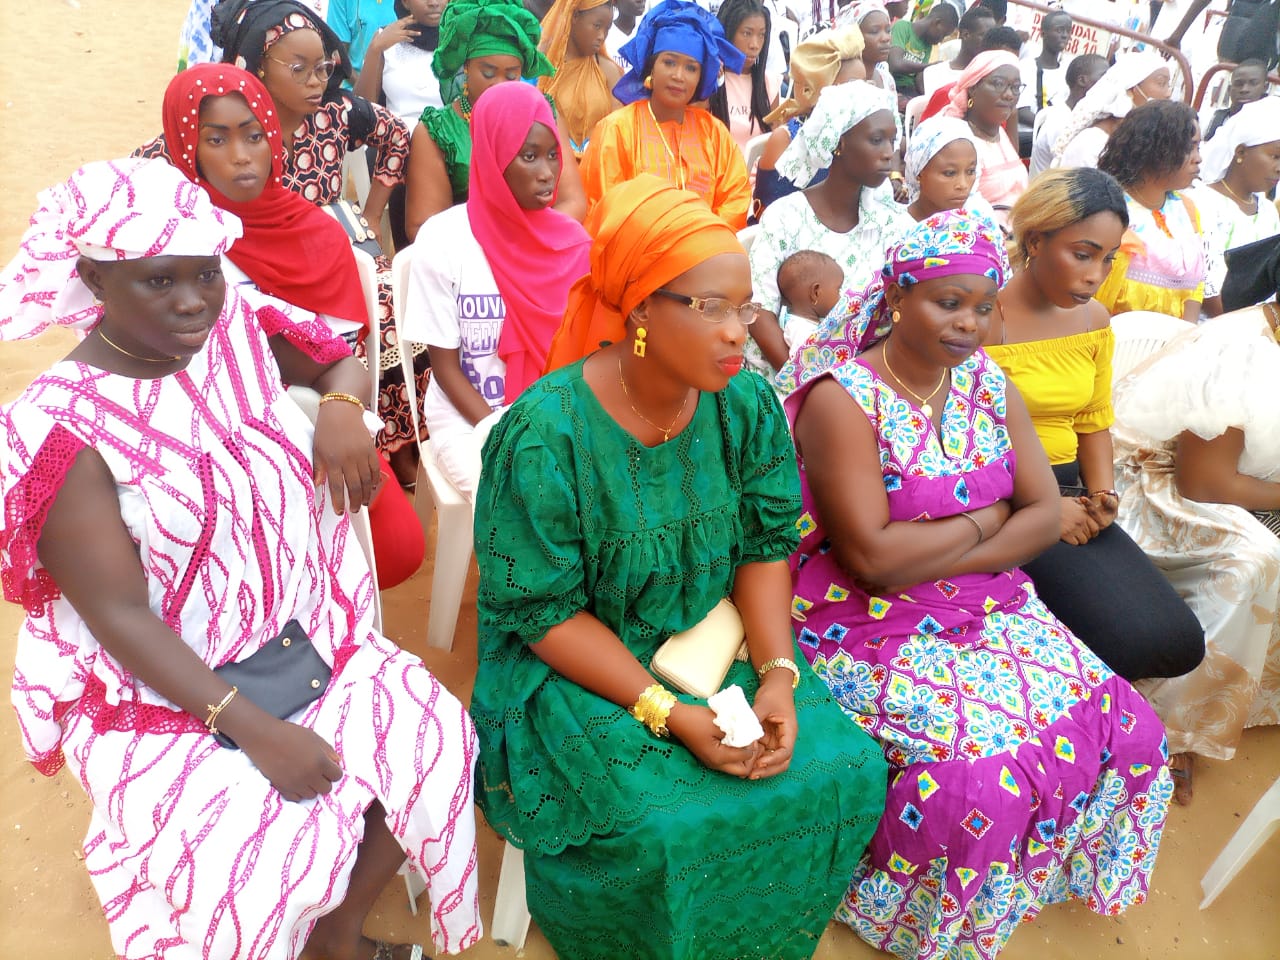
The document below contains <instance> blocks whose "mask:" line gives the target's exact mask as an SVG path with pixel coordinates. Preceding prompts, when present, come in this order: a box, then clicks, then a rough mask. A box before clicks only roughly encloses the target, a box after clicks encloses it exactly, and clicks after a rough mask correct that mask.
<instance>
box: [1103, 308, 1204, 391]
mask: <svg viewBox="0 0 1280 960" xmlns="http://www.w3.org/2000/svg"><path fill="white" fill-rule="evenodd" d="M1111 329H1112V331H1113V332H1114V333H1115V336H1116V352H1115V356H1114V357H1113V358H1112V360H1111V382H1112V383H1116V382H1118V381H1119V380H1120V378H1121V377H1123V376H1125V374H1127V373H1129V372H1130V371H1131V370H1133V368H1134V367H1136V366H1137V365H1138V364H1140V363H1141V362H1142V361H1143V360H1145V359H1146V358H1147V357H1149V356H1151V354H1153V353H1155V352H1156V351H1157V350H1159V349H1160V348H1161V347H1163V346H1164V345H1165V344H1166V343H1168V342H1169V341H1170V340H1172V339H1173V338H1174V337H1176V336H1177V335H1178V334H1180V333H1183V332H1184V331H1186V330H1188V329H1190V326H1189V324H1188V323H1187V322H1186V321H1185V320H1181V319H1179V318H1178V317H1171V316H1169V315H1168V314H1165V313H1152V312H1150V311H1146V310H1134V311H1132V312H1130V313H1118V314H1116V315H1115V316H1114V317H1112V318H1111Z"/></svg>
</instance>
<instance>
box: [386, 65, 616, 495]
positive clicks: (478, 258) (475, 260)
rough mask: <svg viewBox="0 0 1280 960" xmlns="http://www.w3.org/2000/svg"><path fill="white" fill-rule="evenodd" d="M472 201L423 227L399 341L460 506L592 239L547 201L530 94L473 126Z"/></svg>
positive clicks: (555, 171)
mask: <svg viewBox="0 0 1280 960" xmlns="http://www.w3.org/2000/svg"><path fill="white" fill-rule="evenodd" d="M471 139H472V147H471V180H470V182H471V194H470V196H469V198H468V200H467V202H466V203H464V204H459V205H458V206H455V207H450V208H449V209H447V210H444V211H442V212H440V213H438V214H436V215H435V216H434V217H432V218H431V219H429V220H428V221H427V222H426V223H425V224H423V226H422V229H421V230H420V231H419V233H418V237H417V240H416V243H415V246H416V247H417V248H418V249H419V250H423V251H428V253H426V254H420V255H418V256H415V257H414V258H413V263H412V265H411V267H410V273H409V295H408V304H407V308H406V316H405V317H404V321H403V322H404V333H405V337H406V339H408V340H411V341H417V342H425V343H427V344H428V346H429V349H430V351H431V366H432V378H431V385H430V387H428V389H427V394H426V397H425V399H424V402H423V413H424V415H425V417H426V420H427V427H428V429H429V430H430V433H431V449H432V454H433V456H434V457H435V459H436V462H437V464H438V465H439V466H440V469H441V470H442V471H443V472H444V474H445V475H446V476H447V477H448V478H449V479H450V481H452V483H453V484H454V486H456V487H457V488H458V489H459V490H461V491H462V492H463V494H464V495H466V496H467V497H468V498H470V497H472V496H473V495H474V492H475V486H476V482H477V481H478V480H479V477H480V450H481V447H482V446H483V444H484V439H485V437H487V436H488V434H489V430H490V429H491V428H492V426H493V424H494V423H495V422H496V421H497V418H498V417H499V416H501V415H502V412H503V411H504V410H506V408H507V406H508V405H510V404H511V402H512V401H514V400H515V398H516V397H517V396H519V395H520V393H521V392H522V391H523V390H524V389H525V387H527V386H529V384H531V383H532V382H533V381H534V380H536V379H537V378H538V377H539V376H540V375H541V373H542V368H543V366H544V364H545V362H546V359H547V351H548V349H549V348H550V345H551V338H552V337H553V336H554V335H555V332H556V330H557V329H558V328H559V326H560V321H561V319H562V317H563V316H564V307H565V302H566V300H567V299H568V296H569V288H570V287H571V286H572V285H573V282H574V281H575V280H577V279H578V277H580V276H582V275H583V274H585V273H586V272H587V270H588V269H589V266H588V261H587V255H588V252H589V249H590V246H591V240H590V238H589V237H588V236H587V232H586V231H585V230H584V229H583V228H582V225H581V224H580V223H578V222H577V221H576V220H574V219H573V218H572V217H569V216H566V215H565V214H563V213H561V212H559V211H558V210H555V209H554V208H553V207H552V204H553V203H554V202H555V199H556V191H557V188H558V185H559V181H560V169H561V156H562V154H561V145H560V138H559V136H558V134H557V132H556V123H555V119H554V118H553V117H552V115H551V108H550V107H549V106H548V105H547V101H546V98H545V97H543V96H542V95H541V94H540V93H539V92H538V91H537V90H536V89H535V88H534V87H531V86H529V85H528V84H523V83H504V84H498V85H497V86H494V87H492V88H490V89H489V90H487V91H485V93H484V95H483V96H482V97H480V98H479V99H477V101H476V105H475V112H474V113H473V114H472V118H471Z"/></svg>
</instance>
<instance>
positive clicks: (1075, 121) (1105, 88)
mask: <svg viewBox="0 0 1280 960" xmlns="http://www.w3.org/2000/svg"><path fill="white" fill-rule="evenodd" d="M1162 67H1163V68H1165V69H1168V67H1169V62H1168V61H1167V60H1164V59H1162V58H1161V57H1160V55H1159V54H1157V53H1155V52H1154V51H1152V50H1139V51H1137V52H1136V53H1122V54H1121V55H1120V56H1118V57H1116V62H1115V63H1114V64H1112V65H1111V67H1109V68H1108V69H1107V72H1106V73H1104V74H1103V75H1102V76H1101V77H1099V78H1098V82H1097V83H1095V84H1094V85H1093V86H1092V87H1091V88H1090V90H1089V92H1088V93H1086V94H1085V95H1084V96H1083V97H1081V98H1080V102H1079V103H1077V104H1076V105H1075V107H1073V108H1072V110H1071V119H1070V120H1069V121H1067V126H1066V128H1065V129H1064V130H1063V131H1062V135H1061V136H1059V137H1058V141H1057V143H1055V144H1054V147H1053V155H1054V157H1055V158H1059V157H1061V156H1062V154H1063V151H1065V150H1066V149H1067V145H1068V144H1070V143H1071V141H1072V140H1074V139H1075V138H1076V134H1078V133H1080V132H1081V131H1082V130H1085V129H1086V128H1088V127H1091V126H1093V124H1094V122H1095V121H1097V120H1100V119H1102V118H1103V117H1116V118H1120V117H1125V116H1128V114H1129V111H1130V110H1132V109H1133V106H1134V104H1133V98H1132V97H1131V96H1129V91H1130V90H1132V89H1133V88H1134V87H1136V86H1137V85H1138V84H1140V83H1142V81H1144V80H1146V79H1147V77H1149V76H1151V75H1152V74H1153V73H1155V72H1156V71H1157V70H1159V69H1161V68H1162Z"/></svg>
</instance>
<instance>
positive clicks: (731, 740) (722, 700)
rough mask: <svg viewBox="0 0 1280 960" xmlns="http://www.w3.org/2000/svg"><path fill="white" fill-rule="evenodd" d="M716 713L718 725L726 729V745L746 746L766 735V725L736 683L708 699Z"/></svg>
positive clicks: (709, 705) (709, 704)
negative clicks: (762, 724)
mask: <svg viewBox="0 0 1280 960" xmlns="http://www.w3.org/2000/svg"><path fill="white" fill-rule="evenodd" d="M707 706H708V707H710V708H711V711H712V713H714V714H715V721H716V726H717V727H719V728H720V729H721V730H723V731H724V745H725V746H726V747H746V746H750V745H751V744H753V743H755V742H756V741H757V740H759V739H760V738H761V737H763V736H764V727H762V726H760V721H759V719H758V718H757V717H756V714H755V711H754V710H752V709H751V705H750V704H749V703H747V697H746V694H744V693H743V692H742V688H741V687H740V686H738V685H737V684H736V683H735V684H733V685H732V686H729V687H725V688H724V689H723V690H721V691H720V692H719V693H717V694H715V695H714V696H711V697H709V698H708V699H707Z"/></svg>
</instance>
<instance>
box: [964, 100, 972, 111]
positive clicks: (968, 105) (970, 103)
mask: <svg viewBox="0 0 1280 960" xmlns="http://www.w3.org/2000/svg"><path fill="white" fill-rule="evenodd" d="M965 106H966V107H969V108H970V109H972V108H973V97H970V98H969V102H968V103H966V104H965Z"/></svg>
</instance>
